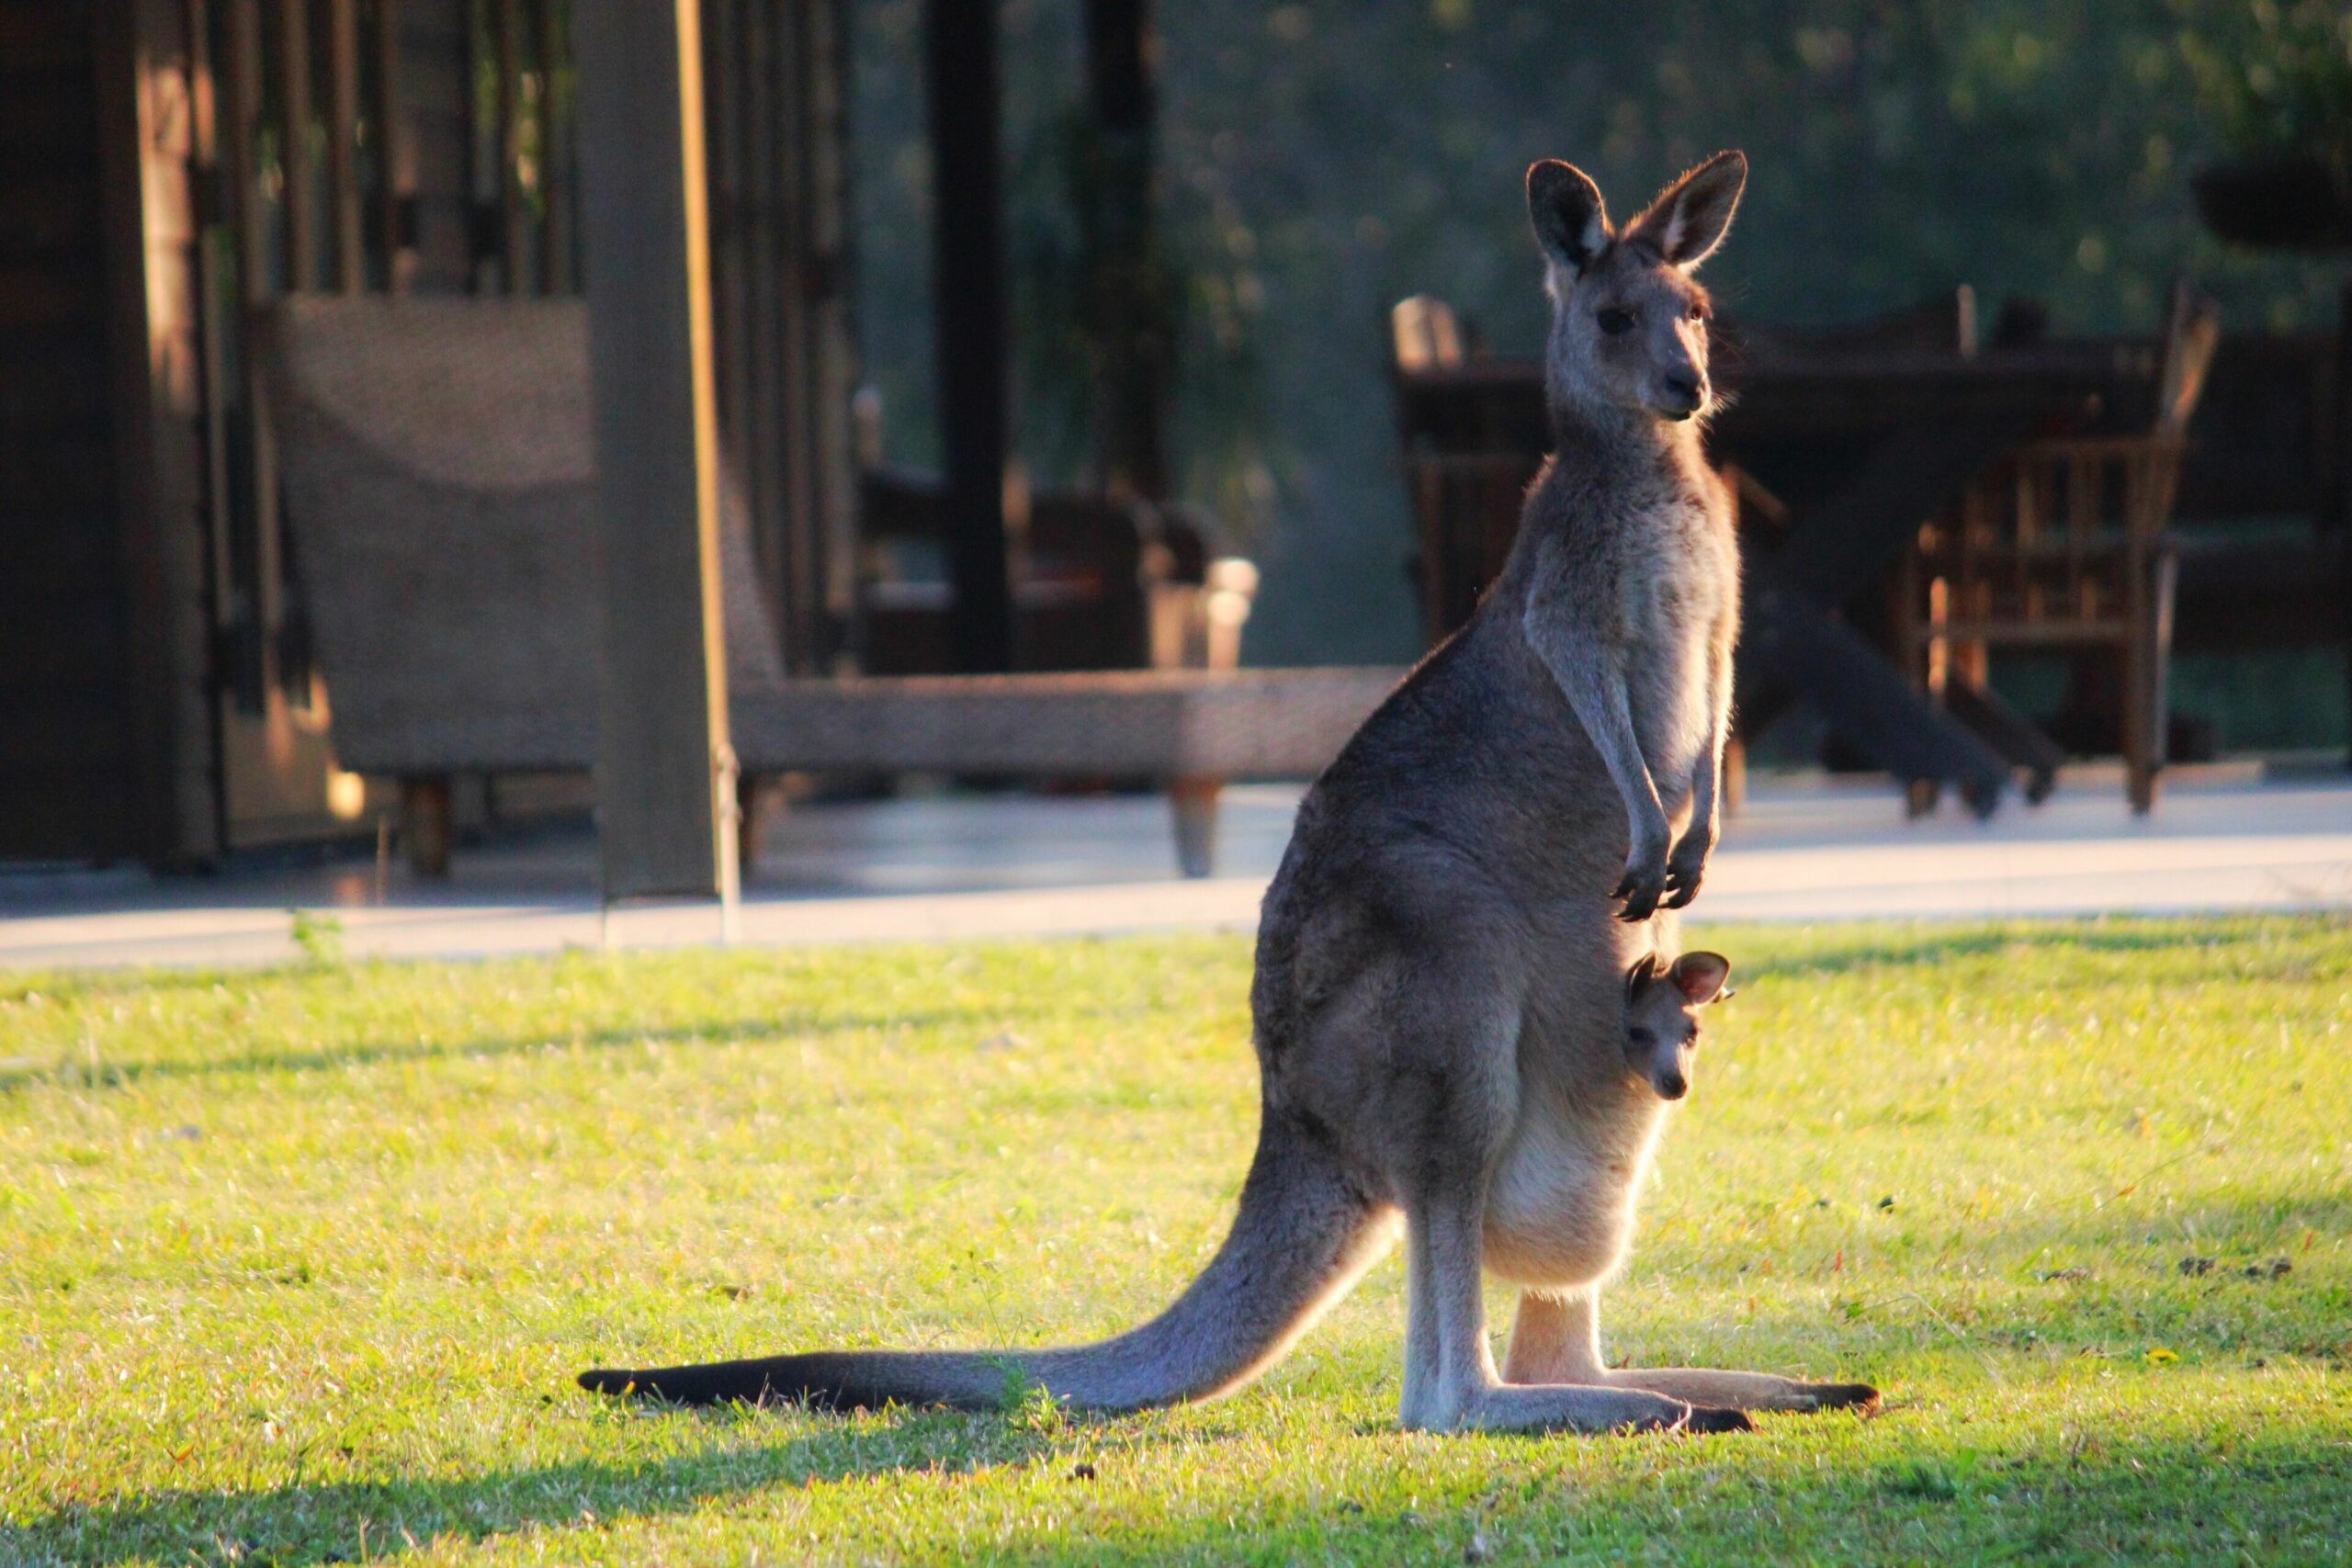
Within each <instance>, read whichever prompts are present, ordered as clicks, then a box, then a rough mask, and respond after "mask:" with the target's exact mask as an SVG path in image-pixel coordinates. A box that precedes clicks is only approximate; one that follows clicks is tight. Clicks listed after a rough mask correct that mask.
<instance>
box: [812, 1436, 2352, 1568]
mask: <svg viewBox="0 0 2352 1568" xmlns="http://www.w3.org/2000/svg"><path fill="white" fill-rule="evenodd" d="M1845 1419H1847V1418H1845V1417H1839V1416H1768V1417H1766V1418H1765V1420H1766V1422H1767V1424H1768V1426H1770V1425H1774V1424H1779V1423H1798V1422H1815V1421H1841V1420H1845ZM1903 1419H1904V1418H1902V1417H1889V1418H1883V1419H1882V1421H1881V1422H1879V1423H1873V1424H1872V1426H1871V1427H1870V1428H1866V1429H1865V1433H1864V1436H1863V1438H1862V1440H1861V1441H1860V1443H1859V1444H1857V1445H1853V1446H1850V1447H1848V1448H1846V1449H1845V1450H1843V1451H1835V1450H1833V1453H1832V1456H1831V1457H1830V1458H1829V1459H1828V1460H1827V1461H1826V1462H1825V1463H1822V1464H1818V1465H1815V1464H1806V1465H1804V1466H1801V1467H1800V1466H1791V1465H1789V1464H1786V1463H1785V1462H1782V1463H1778V1464H1776V1463H1774V1462H1773V1461H1772V1459H1771V1457H1770V1451H1769V1450H1768V1449H1766V1448H1764V1447H1762V1445H1764V1444H1768V1443H1769V1442H1770V1439H1769V1438H1751V1437H1730V1436H1726V1437H1708V1438H1665V1437H1651V1438H1576V1439H1568V1440H1567V1441H1568V1442H1570V1443H1573V1444H1574V1445H1575V1449H1574V1450H1573V1451H1572V1453H1571V1454H1570V1455H1569V1456H1566V1462H1565V1464H1564V1462H1563V1457H1564V1456H1562V1455H1561V1453H1560V1452H1559V1445H1560V1444H1561V1442H1562V1440H1561V1439H1557V1438H1492V1439H1480V1438H1447V1439H1442V1440H1444V1441H1450V1442H1492V1443H1496V1444H1504V1445H1508V1444H1519V1443H1523V1444H1524V1445H1525V1446H1524V1449H1523V1450H1522V1451H1523V1452H1524V1454H1525V1456H1526V1457H1525V1458H1524V1459H1523V1460H1522V1459H1520V1458H1519V1457H1518V1456H1517V1455H1510V1456H1509V1457H1508V1458H1507V1459H1506V1461H1505V1465H1504V1471H1503V1474H1502V1475H1501V1476H1500V1477H1498V1478H1496V1482H1497V1483H1495V1484H1491V1485H1488V1486H1487V1489H1486V1490H1485V1491H1484V1493H1483V1495H1478V1494H1475V1493H1470V1492H1468V1491H1467V1490H1466V1489H1465V1494H1464V1495H1458V1496H1456V1497H1455V1498H1453V1499H1451V1500H1447V1499H1445V1498H1444V1497H1443V1495H1442V1488H1438V1489H1436V1490H1437V1491H1438V1494H1439V1495H1437V1496H1435V1497H1432V1496H1431V1495H1430V1494H1429V1493H1428V1492H1422V1493H1421V1495H1419V1497H1418V1498H1417V1499H1416V1500H1415V1506H1410V1507H1400V1506H1396V1505H1395V1504H1394V1503H1388V1504H1385V1505H1377V1504H1375V1505H1363V1504H1359V1503H1356V1502H1354V1501H1352V1500H1351V1499H1349V1498H1347V1497H1346V1496H1345V1495H1344V1492H1343V1491H1340V1490H1335V1489H1334V1487H1333V1483H1334V1481H1335V1479H1336V1478H1335V1477H1333V1476H1332V1475H1330V1474H1329V1472H1323V1471H1319V1470H1318V1468H1317V1467H1315V1466H1312V1465H1303V1466H1300V1467H1299V1471H1300V1473H1298V1474H1297V1475H1296V1476H1295V1477H1290V1476H1285V1475H1283V1474H1281V1473H1280V1472H1276V1473H1273V1474H1268V1475H1264V1476H1262V1477H1261V1478H1259V1479H1258V1480H1257V1481H1255V1482H1254V1483H1253V1485H1252V1487H1251V1495H1249V1496H1248V1498H1247V1500H1246V1503H1245V1504H1243V1505H1242V1506H1237V1502H1236V1499H1235V1498H1234V1497H1233V1496H1232V1495H1217V1494H1216V1492H1215V1491H1213V1490H1212V1491H1209V1493H1208V1495H1200V1494H1199V1493H1198V1492H1195V1493H1193V1494H1192V1495H1187V1496H1186V1497H1185V1498H1184V1499H1183V1505H1184V1506H1182V1508H1181V1509H1178V1510H1171V1511H1170V1512H1168V1513H1163V1514H1159V1515H1158V1516H1156V1517H1137V1511H1136V1510H1134V1509H1131V1508H1130V1509H1127V1510H1125V1511H1123V1512H1122V1513H1121V1514H1119V1515H1114V1516H1112V1517H1107V1518H1105V1519H1104V1520H1103V1528H1102V1529H1090V1528H1089V1527H1090V1523H1091V1521H1090V1519H1089V1518H1088V1517H1087V1516H1086V1513H1085V1511H1084V1510H1083V1509H1080V1508H1073V1509H1072V1510H1070V1511H1069V1514H1068V1515H1067V1517H1066V1524H1065V1528H1063V1529H1060V1530H1058V1531H1057V1533H1056V1534H1055V1536H1054V1537H1053V1538H1052V1539H1037V1540H1029V1541H1025V1542H1012V1543H1006V1544H1004V1545H1002V1546H1000V1547H998V1548H997V1549H996V1550H994V1551H992V1552H991V1554H990V1556H991V1560H992V1561H997V1562H1017V1563H1034V1564H1039V1565H1041V1568H1042V1565H1046V1564H1062V1563H1070V1564H1079V1563H1085V1564H1095V1563H1138V1564H1141V1563H1161V1562H1200V1561H1208V1562H1221V1561H1241V1560H1248V1561H1272V1562H1281V1561H1285V1560H1288V1561H1294V1562H1296V1561H1309V1562H1482V1561H1487V1560H1490V1559H1498V1560H1502V1561H1509V1562H1521V1561H1527V1562H1625V1561H1640V1562H1653V1561H1673V1562H1755V1561H1758V1560H1759V1558H1761V1559H1764V1560H1770V1561H1775V1562H1873V1561H1881V1562H1907V1561H1924V1560H1934V1559H1940V1560H1943V1561H1949V1562H1993V1561H2003V1562H2006V1561H2027V1562H2037V1561H2039V1562H2086V1561H2101V1562H2105V1561H2116V1560H2120V1561H2125V1562H2133V1561H2147V1560H2150V1559H2162V1560H2168V1561H2181V1562H2208V1561H2213V1560H2216V1559H2218V1558H2223V1557H2237V1556H2239V1555H2241V1554H2244V1555H2245V1556H2247V1557H2248V1558H2250V1559H2251V1560H2256V1561H2261V1560H2278V1559H2280V1558H2281V1557H2289V1558H2297V1559H2308V1560H2311V1561H2324V1560H2326V1559H2327V1558H2328V1556H2329V1554H2330V1553H2332V1552H2334V1551H2340V1550H2342V1549H2343V1548H2344V1547H2345V1546H2346V1531H2347V1529H2348V1528H2352V1527H2347V1526H2346V1524H2345V1523H2344V1520H2343V1515H2342V1512H2341V1509H2340V1507H2339V1506H2338V1505H2337V1503H2336V1499H2338V1498H2340V1497H2342V1496H2343V1495H2346V1488H2347V1487H2352V1448H2347V1447H2346V1445H2344V1444H2343V1443H2342V1442H2341V1441H2340V1440H2337V1439H2335V1438H2333V1437H2332V1435H2331V1434H2330V1433H2329V1432H2327V1431H2326V1430H2324V1427H2323V1426H2321V1425H2319V1424H2317V1423H2314V1424H2313V1425H2312V1426H2307V1427H2303V1428H2301V1429H2300V1430H2296V1431H2292V1432H2286V1433H2280V1432H2270V1431H2261V1432H2246V1433H2242V1434H2236V1435H2233V1437H2232V1438H2231V1439H2230V1441H2229V1444H2228V1450H2227V1456H2226V1459H2223V1458H2222V1457H2221V1456H2220V1455H2217V1452H2216V1450H2215V1448H2214V1447H2213V1446H2211V1445H2210V1444H2203V1443H2199V1442H2197V1441H2195V1440H2191V1439H2187V1438H2178V1437H2175V1436H2172V1435H2169V1434H2168V1435H2166V1436H2165V1438H2161V1439H2158V1440H2154V1441H2150V1440H2145V1439H2143V1438H2132V1437H2125V1436H2120V1435H2119V1436H2116V1437H2114V1438H2111V1439H2110V1438H2105V1437H2101V1436H2098V1435H2094V1434H2089V1433H2083V1432H2068V1431H2066V1430H2064V1429H2063V1427H2062V1424H2061V1422H2060V1421H2059V1419H2058V1418H2057V1417H2056V1416H2052V1419H2051V1422H2050V1426H2049V1430H2048V1431H2047V1432H2046V1433H2040V1434H2036V1435H2035V1440H2034V1441H2033V1442H2032V1443H2031V1446H2030V1447H2025V1448H2021V1449H2020V1450H2018V1451H2014V1452H2007V1453H2004V1452H1998V1451H1993V1452H1987V1451H1983V1450H1981V1449H1980V1448H1978V1447H1975V1446H1972V1445H1969V1444H1967V1443H1966V1442H1965V1441H1964V1439H1965V1438H1966V1437H1967V1434H1966V1431H1965V1430H1964V1429H1963V1430H1962V1431H1961V1432H1959V1433H1956V1434H1951V1435H1950V1436H1951V1447H1949V1448H1947V1447H1944V1446H1942V1445H1940V1444H1934V1443H1922V1442H1921V1441H1920V1440H1919V1439H1918V1438H1917V1436H1916V1435H1914V1434H1906V1433H1905V1432H1903V1431H1902V1430H1901V1424H1902V1421H1903ZM1613 1443H1626V1444H1635V1445H1643V1446H1644V1448H1645V1454H1644V1459H1645V1461H1646V1462H1642V1463H1632V1464H1607V1465H1596V1466H1592V1467H1590V1468H1589V1469H1588V1470H1584V1471H1583V1472H1581V1473H1577V1472H1576V1471H1575V1469H1574V1468H1573V1467H1576V1466H1577V1457H1580V1456H1582V1455H1583V1454H1585V1453H1586V1452H1587V1451H1588V1450H1589V1447H1590V1445H1596V1444H1613ZM1751 1455H1752V1456H1753V1457H1752V1458H1751V1457H1750V1456H1751ZM1421 1463H1422V1457H1421V1456H1417V1455H1415V1454H1414V1453H1412V1452H1411V1451H1409V1450H1402V1449H1401V1448H1400V1450H1399V1451H1397V1453H1396V1454H1395V1456H1394V1458H1393V1459H1392V1460H1391V1461H1390V1466H1391V1468H1392V1469H1393V1471H1394V1472H1395V1473H1394V1474H1392V1475H1391V1476H1389V1477H1386V1478H1385V1479H1387V1480H1388V1481H1389V1483H1390V1485H1389V1487H1388V1491H1389V1492H1390V1494H1391V1495H1392V1496H1393V1495H1395V1493H1396V1492H1397V1491H1398V1490H1400V1489H1401V1490H1403V1491H1406V1492H1408V1493H1410V1492H1414V1491H1416V1490H1419V1488H1418V1487H1417V1486H1416V1485H1415V1480H1416V1478H1415V1477H1413V1476H1412V1475H1411V1474H1410V1473H1409V1472H1412V1471H1414V1470H1416V1469H1418V1468H1419V1467H1420V1465H1421ZM2217 1466H2225V1467H2226V1473H2225V1474H2223V1475H2222V1476H2221V1477H2220V1478H2218V1479H2215V1478H2214V1476H2215V1471H2216V1468H2217ZM1564 1470H1569V1471H1570V1473H1567V1474H1563V1473H1562V1472H1563V1471H1564ZM1595 1472H1598V1473H1595ZM1383 1479H1384V1478H1383V1477H1381V1476H1379V1475H1377V1474H1373V1475H1364V1474H1363V1473H1362V1472H1361V1470H1359V1473H1358V1476H1357V1480H1358V1482H1359V1483H1370V1484H1371V1485H1373V1486H1377V1485H1378V1484H1379V1483H1380V1482H1381V1481H1382V1480H1383ZM2330 1510H2335V1512H2334V1516H2333V1517H2334V1518H2335V1527H2334V1528H2333V1529H2329V1528H2328V1527H2327V1526H2326V1525H2324V1523H2319V1522H2317V1521H2319V1520H2322V1519H2324V1518H2325V1517H2328V1514H2329V1511H2330ZM943 1544H944V1545H946V1544H951V1543H947V1542H943ZM840 1550H842V1551H844V1552H854V1550H855V1548H854V1543H849V1542H844V1543H842V1545H841V1548H840Z"/></svg>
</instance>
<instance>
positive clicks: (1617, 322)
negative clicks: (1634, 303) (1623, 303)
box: [1593, 305, 1634, 337]
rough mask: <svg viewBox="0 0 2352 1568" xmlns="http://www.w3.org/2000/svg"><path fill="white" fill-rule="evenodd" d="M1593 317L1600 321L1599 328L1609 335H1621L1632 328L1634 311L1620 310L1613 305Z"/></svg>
mask: <svg viewBox="0 0 2352 1568" xmlns="http://www.w3.org/2000/svg"><path fill="white" fill-rule="evenodd" d="M1593 319H1594V320H1595V321H1599V322H1600V330H1601V331H1602V332H1604V333H1608V334H1609V335H1610V336H1611V337H1622V336H1623V335H1624V334H1625V333H1629V332H1632V331H1633V330H1634V312H1633V311H1631V310H1619V309H1618V308H1617V307H1616V306H1614V305H1611V306H1610V307H1609V308H1608V309H1607V310H1602V311H1600V312H1599V313H1598V314H1597V315H1595V316H1594V318H1593Z"/></svg>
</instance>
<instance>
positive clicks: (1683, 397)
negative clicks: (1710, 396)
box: [1666, 372, 1701, 413]
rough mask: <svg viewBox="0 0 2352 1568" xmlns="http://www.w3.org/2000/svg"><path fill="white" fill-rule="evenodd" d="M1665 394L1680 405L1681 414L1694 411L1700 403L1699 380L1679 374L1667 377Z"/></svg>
mask: <svg viewBox="0 0 2352 1568" xmlns="http://www.w3.org/2000/svg"><path fill="white" fill-rule="evenodd" d="M1666 394H1667V396H1668V397H1669V398H1672V399H1673V400H1675V401H1676V402H1677V403H1679V405H1681V408H1682V410H1683V412H1686V413H1688V412H1691V411H1692V410H1694V409H1696V408H1697V407H1698V406H1699V404H1700V401H1701V398H1700V393H1699V378H1697V377H1696V376H1691V375H1686V374H1683V373H1680V372H1677V373H1674V374H1671V375H1668V377H1667V378H1666Z"/></svg>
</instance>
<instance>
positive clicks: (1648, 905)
mask: <svg viewBox="0 0 2352 1568" xmlns="http://www.w3.org/2000/svg"><path fill="white" fill-rule="evenodd" d="M1655 914H1657V894H1655V893H1651V894H1648V895H1646V896H1645V895H1643V894H1638V893H1636V894H1633V895H1631V896H1627V897H1625V907H1624V908H1623V909H1620V910H1618V911H1617V918H1618V919H1621V920H1623V921H1624V922H1625V923H1626V924H1627V925H1629V926H1637V925H1640V924H1641V923H1642V922H1643V921H1644V920H1646V919H1649V918H1650V917H1651V916H1652V915H1655Z"/></svg>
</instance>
